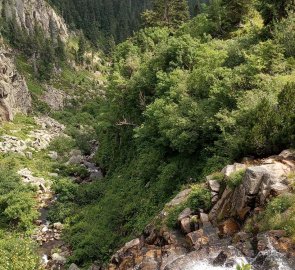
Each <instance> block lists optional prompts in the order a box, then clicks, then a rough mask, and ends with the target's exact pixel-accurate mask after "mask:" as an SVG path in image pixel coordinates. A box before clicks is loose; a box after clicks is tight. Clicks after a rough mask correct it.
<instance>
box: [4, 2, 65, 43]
mask: <svg viewBox="0 0 295 270" xmlns="http://www.w3.org/2000/svg"><path fill="white" fill-rule="evenodd" d="M3 9H4V13H5V16H6V18H8V19H9V18H10V19H12V18H15V19H16V21H17V23H18V25H19V26H20V27H21V29H22V30H25V31H26V32H27V33H28V34H32V33H33V32H34V29H35V27H36V24H37V25H38V26H39V27H41V28H42V30H43V31H44V33H45V34H46V35H47V36H48V37H50V36H55V37H57V36H60V37H61V39H62V40H64V41H65V40H66V39H67V38H68V35H69V33H68V32H69V31H68V29H67V26H66V24H65V22H64V20H63V18H61V17H60V16H59V15H58V14H57V13H56V12H55V11H54V9H53V8H52V7H51V6H50V5H49V4H48V3H47V2H46V1H45V0H9V1H6V2H5V5H3V2H2V1H1V2H0V10H1V12H3V11H2V10H3Z"/></svg>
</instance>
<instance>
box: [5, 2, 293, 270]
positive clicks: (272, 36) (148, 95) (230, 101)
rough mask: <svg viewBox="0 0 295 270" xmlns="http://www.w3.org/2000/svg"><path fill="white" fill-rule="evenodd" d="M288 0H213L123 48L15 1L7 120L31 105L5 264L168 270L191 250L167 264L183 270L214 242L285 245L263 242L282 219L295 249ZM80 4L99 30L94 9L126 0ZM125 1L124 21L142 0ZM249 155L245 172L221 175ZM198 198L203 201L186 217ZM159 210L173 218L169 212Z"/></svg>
mask: <svg viewBox="0 0 295 270" xmlns="http://www.w3.org/2000/svg"><path fill="white" fill-rule="evenodd" d="M292 1H293V0H290V1H287V2H288V3H291V2H292ZM266 2H267V3H268V4H269V5H267V9H265V7H266V6H265V5H264V3H266ZM287 2H284V3H286V5H279V6H278V5H276V2H273V0H261V1H260V0H257V1H253V2H252V1H247V0H245V1H235V0H233V1H212V5H209V6H208V7H207V8H205V9H204V10H203V11H202V13H201V14H199V15H198V16H196V17H195V18H193V19H192V20H190V21H186V23H183V24H182V22H183V21H181V20H180V21H178V22H179V23H178V24H179V25H176V26H175V27H173V29H172V28H171V29H170V28H168V27H151V28H146V29H142V30H140V31H138V32H136V33H135V34H134V35H133V36H132V37H130V38H128V39H127V40H126V41H125V42H123V43H121V44H119V45H118V46H116V48H115V50H114V52H113V55H112V56H109V58H106V57H103V54H102V53H100V52H97V51H96V49H95V48H94V47H93V46H91V44H90V43H89V42H88V41H87V40H85V38H84V36H83V34H82V33H81V32H78V33H77V32H76V33H73V34H72V35H71V34H69V30H67V26H66V25H65V24H64V22H63V19H61V17H59V16H58V15H57V14H58V13H56V12H55V11H53V10H52V9H51V8H50V5H49V4H48V3H45V2H44V1H41V0H38V1H37V0H14V1H8V0H6V1H3V2H1V3H2V7H3V8H2V12H1V15H2V17H1V20H0V22H1V25H0V26H1V33H3V48H4V49H3V51H4V56H3V57H2V59H3V62H4V65H3V70H1V72H2V73H1V72H0V79H1V84H0V85H4V86H3V87H2V88H1V89H0V90H2V92H1V91H0V94H1V93H2V94H1V95H2V96H3V98H2V99H1V100H0V101H1V102H2V104H4V105H3V106H2V107H3V108H2V111H3V113H2V114H3V119H11V118H12V116H14V114H15V112H17V111H20V112H29V111H30V112H29V115H28V116H24V115H20V114H16V115H15V118H14V121H13V122H4V123H1V127H0V160H1V162H0V253H1V256H0V268H1V267H2V268H4V269H5V266H6V265H9V267H10V269H13V270H19V269H21V270H36V269H38V270H39V269H42V268H44V267H45V268H49V269H50V268H52V267H53V269H55V268H56V269H59V268H61V269H63V268H67V267H68V266H69V264H70V263H75V264H76V265H75V264H72V265H71V267H70V269H71V270H73V269H74V270H77V269H78V267H77V265H78V266H79V267H82V268H83V269H90V270H93V269H101V268H104V267H108V263H109V259H110V258H111V257H112V255H113V254H114V253H115V256H113V257H112V265H110V268H111V269H114V268H119V269H124V270H125V269H128V268H130V267H134V268H140V267H142V268H143V269H144V270H146V269H153V270H154V269H159V268H162V269H163V268H165V260H166V259H169V260H170V259H171V258H172V259H173V256H174V255H175V254H176V255H177V256H178V255H180V256H182V255H184V256H183V260H182V259H181V258H179V260H177V261H175V265H174V264H171V265H169V267H167V268H166V269H165V270H168V269H175V268H173V267H178V268H179V269H182V266H183V265H184V263H186V259H189V258H190V257H189V256H185V255H186V254H187V252H189V251H191V250H193V249H195V251H194V252H193V254H194V255H196V257H195V259H198V255H199V253H198V251H199V249H201V250H203V251H206V250H207V248H209V249H210V248H211V247H215V244H222V245H224V244H226V243H228V242H227V241H234V240H235V239H236V237H237V238H238V239H236V240H237V243H238V245H239V249H241V250H242V252H245V253H248V252H249V254H248V255H249V257H253V256H252V255H253V254H256V253H257V250H258V249H260V248H261V249H263V251H265V252H268V251H271V252H272V251H274V252H276V251H275V250H274V249H273V248H272V247H271V248H270V249H264V248H265V245H266V244H267V243H266V241H265V238H263V239H260V238H259V237H258V236H260V233H262V235H264V234H263V231H266V230H273V229H275V230H277V229H281V228H284V231H282V230H280V231H274V232H273V233H274V238H275V239H274V240H276V241H277V242H274V243H275V244H277V243H279V244H280V243H283V245H282V246H276V245H274V248H277V247H278V250H279V251H281V250H280V249H279V248H284V247H285V248H290V249H291V250H293V244H294V243H293V242H292V238H294V237H295V233H294V232H295V222H294V219H293V218H292V217H293V216H294V205H295V199H294V194H293V193H294V190H293V189H294V187H293V186H294V183H293V182H294V171H293V170H294V168H293V167H294V157H293V154H292V151H289V152H288V151H287V152H283V153H282V154H281V155H278V156H276V157H272V158H270V159H263V157H266V156H269V155H271V154H278V153H280V152H281V151H282V150H283V149H287V148H292V147H295V144H294V138H295V125H294V123H295V121H294V120H295V118H294V117H295V94H294V89H295V80H294V78H295V76H294V74H295V64H294V57H295V45H294V40H295V39H294V35H293V34H292V33H293V32H294V31H293V30H294V27H295V17H294V14H293V13H290V14H289V13H288V12H289V8H290V5H289V4H288V3H287ZM59 3H62V2H59ZM64 3H68V4H70V2H69V1H67V2H66V1H65V2H64ZM71 3H74V2H71ZM75 3H79V4H80V5H79V6H74V7H73V9H71V8H70V7H69V10H68V12H69V14H68V15H71V14H73V16H75V18H74V19H73V21H75V23H76V22H79V23H81V25H80V26H79V28H81V29H83V28H84V29H86V30H89V34H90V35H94V39H95V40H97V38H98V37H99V36H100V35H101V33H100V31H97V29H99V30H101V29H102V28H100V27H101V26H100V25H98V24H96V22H98V21H99V19H98V16H99V15H100V14H99V12H98V11H96V10H94V9H92V7H96V8H97V9H99V10H100V9H102V10H106V7H109V6H110V5H111V4H110V3H112V2H110V1H95V0H93V1H90V0H89V1H87V2H85V1H77V2H75ZM85 3H86V5H85ZM98 3H100V4H103V6H96V4H98ZM114 3H116V6H113V7H112V8H116V9H115V10H113V11H112V9H110V12H112V14H115V15H117V14H119V13H120V12H121V11H124V10H125V8H129V9H128V10H129V12H131V13H132V12H133V11H134V12H135V11H136V10H138V9H139V7H138V6H135V8H134V9H133V6H130V5H126V3H127V4H133V3H134V5H136V4H135V2H132V1H128V2H123V1H120V3H119V2H116V1H114ZM136 3H138V4H140V3H139V2H136ZM163 3H164V1H163V2H162V5H161V11H162V10H163ZM181 3H182V4H183V3H184V2H183V1H182V2H181ZM257 3H259V5H256V4H257ZM56 4H57V3H56ZM88 4H89V5H88ZM121 4H122V5H123V6H122V9H119V7H120V5H121ZM177 4H178V2H177V1H173V5H174V7H175V6H177ZM269 7H271V8H269ZM291 7H292V5H291ZM165 8H166V7H165V6H164V10H165ZM41 11H42V12H44V16H42V15H43V14H42V12H41ZM78 11H79V12H81V14H80V13H79V12H78ZM186 11H187V9H186ZM136 12H137V11H136ZM131 13H128V12H127V13H126V14H128V16H131V17H132V16H133V13H132V15H130V14H131ZM270 13H271V14H270ZM59 14H62V12H61V13H59ZM126 14H121V15H122V16H123V17H124V16H126ZM134 14H135V13H134ZM186 14H187V12H186ZM115 15H114V16H113V15H112V16H110V17H109V16H106V17H104V19H103V20H106V21H107V19H108V18H112V20H111V21H109V22H108V21H107V27H109V26H114V25H113V23H114V21H116V22H118V21H117V18H115ZM177 15H178V14H177ZM180 15H181V14H180ZM136 16H137V15H136ZM172 16H173V14H172ZM43 17H44V18H46V20H43ZM180 17H181V16H180ZM187 17H188V16H186V19H185V20H187ZM268 17H272V18H275V20H272V21H271V22H268V21H267V18H268ZM26 18H27V19H26ZM119 18H120V16H119ZM29 19H31V20H29ZM67 20H68V19H67ZM69 20H71V19H69ZM113 20H114V21H113ZM124 20H125V19H124ZM130 20H131V19H130ZM127 21H128V20H127ZM127 24H128V23H127ZM127 24H126V25H127ZM119 25H120V22H118V24H116V25H115V26H114V28H111V29H115V32H120V31H119V30H120V28H119ZM121 25H122V26H124V25H125V23H124V22H121ZM128 25H129V24H128ZM159 25H162V24H159ZM124 27H125V26H124ZM128 27H129V26H128ZM71 29H74V27H72V28H71ZM126 29H127V28H126ZM126 29H125V30H126ZM125 30H124V31H123V32H125ZM126 33H127V32H126ZM126 33H124V35H125V34H126ZM108 34H109V33H104V35H103V36H104V37H105V36H108ZM119 34H121V33H119ZM88 37H89V38H90V39H92V37H91V36H88ZM103 42H105V41H104V40H102V43H103ZM111 43H112V42H111ZM8 44H9V45H8ZM107 44H110V43H107ZM9 46H10V47H11V48H13V49H9ZM11 50H12V53H8V52H10V51H11ZM12 54H13V56H12ZM6 70H8V72H6ZM15 70H17V71H15ZM11 73H13V74H11ZM106 76H107V79H106V78H105V77H106ZM105 82H106V83H105ZM26 85H27V87H26ZM7 89H8V90H7ZM19 91H21V93H20V92H19ZM10 93H11V95H10V96H9V94H10ZM30 96H31V98H32V109H31V110H30V109H29V108H30V104H29V103H30ZM19 100H21V101H19ZM26 102H27V103H26ZM23 103H25V105H23ZM7 104H8V105H9V106H11V109H10V110H9V109H7V106H8V105H7ZM33 116H34V117H33ZM48 116H50V117H48ZM286 153H287V157H286V156H285V154H286ZM288 155H289V156H290V157H289V156H288ZM245 156H246V158H245V159H244V161H245V162H243V163H242V164H233V165H231V166H229V168H233V170H231V172H233V173H232V174H230V173H227V169H224V170H223V171H220V170H221V168H222V167H224V166H225V165H226V164H231V163H233V162H235V161H240V162H242V161H241V159H242V158H243V157H245ZM251 162H252V163H251ZM244 163H245V164H246V165H245V164H244ZM262 163H264V164H262ZM248 165H249V168H248V169H247V170H246V171H245V170H239V168H245V167H246V166H248ZM256 165H257V166H256ZM277 166H279V170H276V167H277ZM270 168H271V169H270ZM285 169H286V170H285ZM284 170H285V171H284ZM282 171H283V173H282ZM211 173H213V175H212V174H211ZM277 173H278V174H277ZM208 175H209V176H208ZM206 176H208V177H207V178H206ZM207 180H208V182H207ZM212 181H213V182H212ZM190 188H192V189H190ZM252 188H253V189H254V191H251V190H252ZM183 189H184V191H183V192H181V193H180V194H179V195H178V196H177V197H176V201H177V202H179V201H180V202H181V198H182V195H184V197H185V196H186V195H189V200H188V201H186V202H184V204H180V205H176V207H171V208H169V206H171V205H172V204H173V203H174V202H175V200H173V201H172V202H173V203H172V202H171V203H168V208H166V207H167V202H169V201H170V200H171V198H173V197H174V196H175V195H176V194H177V193H178V192H179V190H183ZM281 193H284V194H281ZM289 193H290V194H289ZM280 195H282V196H280ZM165 205H166V207H165ZM229 206H230V207H229ZM163 207H164V211H163V212H161V210H162V209H163ZM184 207H185V208H187V207H189V208H191V209H189V210H188V211H187V212H185V213H182V214H185V216H180V217H179V214H180V211H181V212H182V210H186V209H183V208H184ZM261 208H264V209H261ZM166 210H167V213H166ZM217 212H218V213H217ZM159 213H161V214H160V217H163V216H164V219H163V220H161V218H160V219H156V220H155V219H154V218H155V216H158V214H159ZM273 213H275V215H274V216H272V214H273ZM205 214H209V215H208V216H207V215H205ZM219 214H220V215H219ZM256 214H258V215H256ZM248 216H249V218H248ZM208 218H210V220H211V221H212V223H213V224H211V223H210V224H209V223H208V222H209V221H208ZM178 219H179V221H177V220H178ZM151 221H155V224H153V225H154V227H152V228H151V227H150V226H148V227H146V226H147V225H148V224H150V223H151ZM215 225H220V226H221V228H219V227H218V228H219V233H220V234H227V231H229V229H233V230H232V231H234V233H233V234H236V233H237V228H239V229H240V227H243V229H245V230H247V233H246V234H245V233H244V232H242V234H237V235H236V236H235V237H233V238H231V237H230V238H229V239H227V238H226V239H222V240H225V241H221V242H218V241H217V240H219V238H218V237H217V234H216V227H215ZM166 226H168V227H171V228H173V229H176V234H170V231H169V232H168V233H167V231H166ZM157 229H159V230H160V231H157ZM161 229H163V230H161ZM180 229H181V231H180ZM169 230H170V229H169ZM248 231H249V232H248ZM248 233H250V234H248ZM184 236H185V237H184ZM211 236H212V237H211ZM137 237H140V239H136V238H137ZM175 237H176V238H177V237H179V238H178V239H177V241H176V242H173V241H174V240H175ZM134 238H135V239H136V240H135V241H132V242H129V243H128V244H127V245H126V246H125V247H124V248H123V249H121V250H119V252H118V253H116V250H118V248H120V247H121V246H123V245H124V243H126V242H128V241H129V240H131V239H134ZM240 238H242V239H240ZM211 239H213V245H212V246H211V243H212V242H210V240H211ZM239 239H240V240H241V241H240V240H239ZM178 240H179V241H178ZM259 240H262V241H261V242H259ZM266 240H267V239H266ZM36 244H37V245H36ZM174 244H175V245H174ZM260 244H261V245H260ZM244 245H246V248H245V246H244ZM249 245H250V246H249ZM23 246H24V247H25V248H23ZM227 246H228V245H226V247H227ZM256 249H257V250H256ZM253 252H254V253H253ZM258 253H259V252H258ZM3 254H4V255H3ZM169 254H172V257H169ZM276 254H278V253H276ZM40 255H41V256H42V255H43V260H40ZM167 255H168V257H167ZM248 255H246V256H248ZM262 255H264V253H263V254H262ZM289 255H290V256H293V253H290V254H289ZM222 256H223V258H224V255H222V254H221V257H222ZM178 262H179V263H180V264H177V263H178ZM227 263H230V261H228V262H227ZM143 265H145V266H144V267H143ZM170 266H171V267H170ZM247 267H248V266H247ZM259 267H260V266H259ZM176 269H177V268H176ZM262 269H263V268H262ZM274 269H275V270H277V268H274ZM5 270H6V269H5Z"/></svg>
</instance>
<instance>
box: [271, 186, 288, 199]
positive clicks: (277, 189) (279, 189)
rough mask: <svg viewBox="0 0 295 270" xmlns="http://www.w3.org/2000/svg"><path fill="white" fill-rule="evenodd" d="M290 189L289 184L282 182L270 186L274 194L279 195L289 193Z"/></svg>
mask: <svg viewBox="0 0 295 270" xmlns="http://www.w3.org/2000/svg"><path fill="white" fill-rule="evenodd" d="M289 191H290V188H289V187H288V186H287V185H285V184H282V183H275V184H273V185H271V186H270V192H271V194H273V195H274V196H278V195H281V194H284V193H287V192H289Z"/></svg>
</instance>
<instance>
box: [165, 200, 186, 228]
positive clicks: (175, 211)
mask: <svg viewBox="0 0 295 270" xmlns="http://www.w3.org/2000/svg"><path fill="white" fill-rule="evenodd" d="M185 208H186V205H185V204H181V205H177V206H175V207H172V208H171V209H169V210H168V213H167V217H166V218H165V224H166V225H167V227H168V228H170V229H176V228H177V227H178V223H177V219H178V216H179V214H180V213H181V212H182V211H183V210H184V209H185Z"/></svg>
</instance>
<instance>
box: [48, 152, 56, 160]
mask: <svg viewBox="0 0 295 270" xmlns="http://www.w3.org/2000/svg"><path fill="white" fill-rule="evenodd" d="M48 156H49V157H50V158H51V159H52V160H57V159H58V154H57V152H55V151H50V152H49V153H48Z"/></svg>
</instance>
